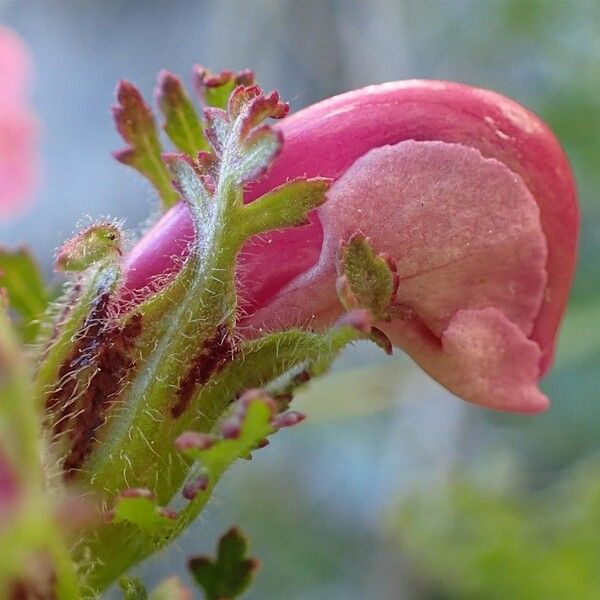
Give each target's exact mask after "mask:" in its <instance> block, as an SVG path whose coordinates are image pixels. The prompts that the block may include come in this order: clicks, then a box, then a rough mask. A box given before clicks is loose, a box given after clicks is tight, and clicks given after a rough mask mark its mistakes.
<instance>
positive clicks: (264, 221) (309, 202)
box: [243, 177, 331, 233]
mask: <svg viewBox="0 0 600 600" xmlns="http://www.w3.org/2000/svg"><path fill="white" fill-rule="evenodd" d="M330 184H331V181H330V180H329V179H326V178H324V177H315V178H313V179H295V180H293V181H290V182H288V183H285V184H283V185H281V186H279V187H277V188H275V189H274V190H271V191H270V192H268V193H267V194H265V195H264V196H261V197H260V198H258V199H257V200H255V201H254V202H252V203H250V204H248V205H247V206H245V207H244V209H243V210H244V213H245V215H246V218H245V221H246V222H247V223H248V227H249V230H250V231H251V232H252V233H260V232H263V231H269V230H272V229H280V228H284V227H293V226H295V225H302V224H303V223H305V222H308V215H309V213H310V211H311V210H313V209H315V208H317V207H318V206H320V205H321V204H323V202H325V200H326V196H325V194H326V193H327V190H328V189H329V186H330Z"/></svg>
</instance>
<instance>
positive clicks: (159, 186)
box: [113, 81, 178, 209]
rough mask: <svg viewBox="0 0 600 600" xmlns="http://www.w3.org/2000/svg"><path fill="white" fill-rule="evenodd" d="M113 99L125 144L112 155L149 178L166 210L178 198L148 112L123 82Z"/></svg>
mask: <svg viewBox="0 0 600 600" xmlns="http://www.w3.org/2000/svg"><path fill="white" fill-rule="evenodd" d="M117 101H118V104H117V105H116V106H114V107H113V115H114V119H115V123H116V126H117V130H118V131H119V133H120V134H121V136H122V137H123V139H124V140H125V141H126V142H127V143H128V144H129V146H128V147H127V148H125V149H124V150H121V151H119V152H116V153H115V158H116V159H117V160H118V161H119V162H122V163H123V164H125V165H128V166H130V167H133V168H134V169H136V170H137V171H139V172H140V173H141V174H142V175H144V177H146V178H147V179H149V180H150V181H151V183H152V184H153V185H154V187H155V188H156V190H157V191H158V193H159V195H160V197H161V199H162V203H163V208H165V209H167V208H169V207H171V206H172V205H173V204H175V203H176V202H177V200H178V198H177V193H176V192H175V190H174V189H173V187H172V186H171V178H170V177H169V173H168V171H167V169H166V167H165V165H164V163H163V162H162V160H161V146H160V142H159V139H158V132H157V130H156V124H155V122H154V117H153V116H152V111H151V109H150V107H149V106H148V105H147V104H146V103H145V102H144V99H143V98H142V95H141V94H140V92H139V90H138V89H137V88H136V87H135V86H134V85H133V84H131V83H129V82H127V81H122V82H121V83H120V84H119V87H118V88H117Z"/></svg>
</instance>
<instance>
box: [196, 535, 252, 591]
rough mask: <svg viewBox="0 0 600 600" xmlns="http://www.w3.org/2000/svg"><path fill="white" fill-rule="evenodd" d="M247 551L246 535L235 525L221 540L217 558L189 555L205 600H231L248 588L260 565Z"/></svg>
mask: <svg viewBox="0 0 600 600" xmlns="http://www.w3.org/2000/svg"><path fill="white" fill-rule="evenodd" d="M247 553H248V540H247V538H246V537H245V536H244V535H243V534H242V533H241V532H240V531H239V530H238V529H237V528H235V527H233V528H232V529H230V530H229V531H228V532H227V533H226V534H225V535H223V536H222V537H221V539H220V540H219V546H218V549H217V557H216V559H215V560H212V559H210V558H208V557H205V556H202V557H196V558H192V559H190V561H189V563H188V566H189V569H190V571H191V572H192V575H193V577H194V580H195V581H196V583H197V584H198V585H199V586H200V587H201V588H202V589H203V591H204V594H205V597H206V600H232V599H233V598H238V597H239V596H241V595H242V594H243V593H244V591H246V589H247V588H248V586H249V585H250V583H251V582H252V579H253V577H254V574H255V572H256V570H257V568H258V562H257V561H256V560H255V559H253V558H247Z"/></svg>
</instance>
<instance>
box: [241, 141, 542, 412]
mask: <svg viewBox="0 0 600 600" xmlns="http://www.w3.org/2000/svg"><path fill="white" fill-rule="evenodd" d="M539 212H540V211H539V208H538V206H537V204H536V202H535V200H534V199H533V197H532V195H531V193H530V192H529V190H528V189H527V187H526V186H525V184H524V183H523V181H522V180H521V178H520V177H519V176H518V175H516V174H514V173H513V172H512V171H510V170H509V169H507V168H506V167H505V166H504V165H503V164H501V163H500V162H498V161H497V160H495V159H486V158H484V157H483V156H482V155H481V154H480V152H479V151H478V150H475V149H474V148H469V147H465V146H462V145H460V144H448V143H444V142H415V141H406V142H400V143H398V144H395V145H393V146H384V147H382V148H378V149H374V150H371V151H370V152H368V153H367V154H365V155H364V156H363V157H361V158H360V159H358V160H357V161H356V162H355V163H354V164H353V165H352V166H351V167H350V168H349V169H348V171H346V173H344V175H342V177H341V178H340V179H339V180H338V181H337V182H336V183H335V184H334V186H333V187H332V188H331V190H330V192H329V198H328V201H327V203H326V204H325V205H324V206H323V208H322V209H321V212H320V217H321V221H322V223H323V229H324V242H323V247H322V252H321V256H320V259H319V261H318V262H317V264H316V265H315V266H314V267H313V268H312V269H310V270H309V271H308V272H307V273H305V274H303V275H301V276H300V277H299V278H298V279H296V280H295V281H294V282H292V283H291V284H290V285H289V286H288V287H287V288H286V289H284V290H283V291H282V292H281V293H280V294H279V295H278V296H277V298H275V299H274V300H273V301H272V302H271V303H270V304H268V305H267V306H265V307H263V308H262V309H259V310H258V311H257V312H256V313H255V315H254V316H253V317H251V318H250V320H249V324H250V325H253V326H259V327H263V328H266V329H277V328H279V327H282V326H290V325H293V324H296V323H304V322H312V323H313V324H318V325H321V326H328V325H330V324H331V322H332V321H333V320H335V319H336V318H337V317H339V314H340V312H341V307H340V304H339V302H338V300H337V297H336V294H335V280H336V276H337V275H336V258H337V252H338V250H337V249H338V246H339V241H340V240H346V239H348V238H349V237H350V236H351V235H352V234H353V233H355V232H356V231H362V232H363V233H365V234H368V235H369V237H370V238H371V243H372V244H373V246H374V248H375V249H376V251H378V252H387V253H389V254H390V255H391V256H392V257H393V258H394V259H395V260H396V261H397V269H398V276H399V278H400V285H399V288H398V292H397V295H396V302H397V303H398V304H399V305H401V307H402V314H403V315H404V318H403V319H396V320H394V321H393V322H392V323H391V324H387V323H380V324H378V327H380V328H382V329H383V330H384V331H386V332H387V333H388V334H389V336H390V338H391V339H392V341H393V343H394V344H395V345H396V346H399V347H401V348H404V349H405V350H406V351H407V352H408V353H409V354H411V356H413V358H415V360H417V362H419V363H420V364H421V365H422V366H423V368H424V369H425V370H427V371H428V372H430V374H431V375H432V376H433V377H435V378H436V379H437V380H438V381H439V382H440V383H442V384H443V385H444V386H445V387H447V388H448V389H450V390H452V391H454V392H455V393H457V394H458V395H460V396H462V397H463V398H465V399H467V400H469V401H471V402H474V403H476V404H480V405H484V406H488V407H491V408H495V409H501V410H518V411H521V412H533V411H534V410H539V409H540V408H541V407H542V404H541V403H540V401H539V392H537V393H536V394H537V395H536V394H534V393H533V392H532V391H531V389H529V388H532V389H533V388H535V389H536V390H537V380H538V378H539V365H537V363H536V365H535V369H534V370H533V375H532V377H531V379H530V380H529V381H528V382H527V386H528V390H529V391H528V392H527V394H526V395H524V393H522V392H521V391H520V385H521V383H520V382H516V380H515V386H516V387H515V389H514V390H513V391H514V396H513V397H512V399H511V398H509V392H510V381H511V380H512V377H513V375H512V370H513V365H512V359H511V360H508V357H506V360H505V359H503V360H499V356H500V354H501V351H500V349H501V341H502V340H503V339H504V338H507V339H510V340H512V341H511V347H512V346H514V348H519V349H520V348H521V347H524V348H526V349H527V350H526V351H525V350H523V352H524V353H525V354H526V355H527V356H533V354H535V356H536V357H537V359H539V358H540V356H541V351H540V348H539V346H538V345H537V343H535V342H530V341H529V340H528V339H527V336H528V335H529V334H530V333H531V331H532V329H533V325H534V322H535V319H536V317H537V315H538V313H539V311H540V306H541V304H542V299H543V293H544V288H545V284H546V272H545V269H544V267H545V264H546V257H547V252H546V240H545V238H544V235H543V232H542V228H541V225H540V219H539ZM489 309H493V311H494V315H496V316H495V318H494V319H492V320H490V319H489V318H486V319H484V320H482V321H481V323H479V325H477V326H476V321H477V318H479V317H477V318H475V319H471V320H469V321H468V323H469V324H470V328H469V329H468V331H470V332H471V334H473V337H472V338H471V341H470V343H471V346H472V347H470V348H468V347H467V345H466V342H465V345H463V346H460V345H457V344H456V343H455V344H454V345H449V344H450V342H449V340H456V339H457V338H456V335H457V332H460V331H463V332H465V331H467V329H465V328H459V329H457V328H456V322H457V321H456V319H457V315H459V314H468V315H474V316H477V315H481V314H487V312H486V311H488V310H489ZM499 321H502V322H501V323H500V324H498V323H499ZM486 323H492V326H491V329H489V330H488V329H486V325H485V324H486ZM452 332H454V333H452ZM478 332H479V333H481V337H480V338H478V337H477V335H476V334H477V333H478ZM498 332H501V333H502V335H500V337H497V336H496V334H497V333H498ZM417 333H418V334H419V335H417ZM419 337H420V338H421V339H420V341H419ZM488 338H490V339H494V340H496V339H497V340H498V349H494V348H493V347H490V357H489V359H486V360H485V361H483V362H482V363H481V364H479V365H477V364H475V357H476V356H478V355H479V354H478V352H479V353H481V352H482V351H483V350H482V348H483V347H484V346H485V345H486V344H488V341H489V340H488ZM513 338H514V340H513ZM461 348H462V350H461ZM475 348H479V350H478V351H477V352H475V351H474V350H473V349H475ZM423 349H425V351H422V350H423ZM508 350H510V349H509V347H508V346H507V347H506V349H505V351H508ZM534 350H535V353H534ZM462 351H465V355H464V356H461V352H462ZM494 353H496V354H498V356H494ZM490 360H491V361H492V363H491V364H492V365H493V368H491V369H490V370H489V377H490V378H491V379H490V381H489V382H487V383H486V384H485V385H484V383H485V382H483V379H484V375H483V372H485V371H487V369H488V368H487V366H486V365H487V364H488V362H489V361H490ZM503 368H506V371H504V372H502V369H503ZM461 369H462V370H461ZM479 371H481V373H480V372H479ZM527 373H530V374H531V370H528V371H527ZM471 375H473V377H471ZM471 380H472V381H473V387H471V388H468V387H465V386H466V383H464V382H469V381H471ZM496 380H501V381H502V385H500V384H499V383H498V382H497V381H496ZM477 382H478V383H477ZM488 384H489V385H488ZM523 385H525V383H523ZM517 388H519V389H517ZM528 398H529V399H528ZM534 400H535V401H534ZM544 406H545V405H544Z"/></svg>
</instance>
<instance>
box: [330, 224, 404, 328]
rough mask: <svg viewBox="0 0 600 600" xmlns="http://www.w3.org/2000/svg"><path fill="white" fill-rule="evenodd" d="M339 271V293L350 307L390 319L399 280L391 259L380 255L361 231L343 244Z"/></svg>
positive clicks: (348, 308) (347, 307)
mask: <svg viewBox="0 0 600 600" xmlns="http://www.w3.org/2000/svg"><path fill="white" fill-rule="evenodd" d="M338 272H339V275H340V277H339V279H338V295H339V298H340V301H341V302H342V304H343V306H344V308H345V309H346V310H351V309H354V308H358V307H360V308H366V309H368V310H369V311H370V312H371V314H372V315H373V317H374V318H375V319H384V320H387V319H388V318H389V317H388V310H389V307H390V304H391V303H392V301H393V299H394V296H395V294H396V290H397V287H398V279H397V276H396V272H395V268H394V267H393V265H392V264H391V263H390V260H389V259H388V258H387V257H386V256H384V255H377V254H376V253H375V251H374V250H373V247H372V246H371V243H370V240H369V239H368V238H365V237H364V236H363V235H362V234H360V233H357V234H354V235H353V236H352V237H350V239H349V240H348V241H347V242H345V243H343V244H342V247H341V251H340V260H339V264H338Z"/></svg>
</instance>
